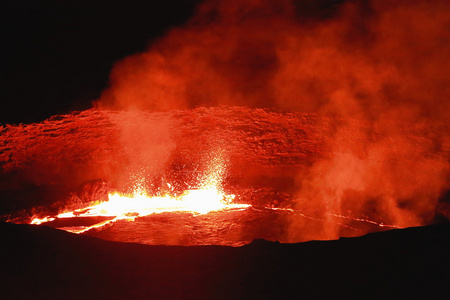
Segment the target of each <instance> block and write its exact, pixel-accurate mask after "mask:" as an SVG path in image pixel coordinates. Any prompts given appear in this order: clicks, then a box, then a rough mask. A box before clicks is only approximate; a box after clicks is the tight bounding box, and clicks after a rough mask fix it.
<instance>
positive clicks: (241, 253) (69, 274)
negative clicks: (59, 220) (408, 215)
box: [0, 223, 450, 299]
mask: <svg viewBox="0 0 450 300" xmlns="http://www.w3.org/2000/svg"><path fill="white" fill-rule="evenodd" d="M0 232H1V238H2V243H1V252H0V256H1V264H2V266H1V269H0V270H1V273H0V274H1V278H0V290H1V298H3V299H351V298H352V299H368V298H372V299H389V298H390V299H402V298H408V299H411V298H414V299H420V298H423V299H425V298H428V299H432V298H435V296H437V295H439V293H441V292H443V293H444V294H442V295H445V293H446V292H447V291H446V290H447V284H448V282H449V279H450V276H449V273H448V270H449V267H450V259H449V253H450V225H449V224H443V225H434V226H428V227H417V228H409V229H402V230H392V231H387V232H383V233H374V234H369V235H366V236H363V237H360V238H349V239H341V240H338V241H322V242H307V243H300V244H280V243H271V242H266V241H262V240H258V241H254V242H253V243H251V244H249V245H246V246H243V247H238V248H232V247H222V246H195V247H181V246H145V245H139V244H127V243H117V242H109V241H104V240H100V239H96V238H91V237H86V236H78V235H74V234H69V233H66V232H62V231H58V230H55V229H51V228H49V227H39V226H31V225H15V224H9V223H1V224H0Z"/></svg>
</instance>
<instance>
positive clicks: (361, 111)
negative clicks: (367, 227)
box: [96, 0, 450, 240]
mask: <svg viewBox="0 0 450 300" xmlns="http://www.w3.org/2000/svg"><path fill="white" fill-rule="evenodd" d="M448 70H450V2H448V1H444V0H443V1H411V0H405V1H384V0H379V1H376V0H372V1H289V0H251V1H242V0H220V1H205V2H204V3H203V4H202V5H200V6H199V8H198V10H197V13H196V15H195V16H194V17H193V18H192V19H191V20H190V21H189V22H188V23H187V24H186V25H185V26H183V27H181V28H174V29H171V30H170V31H169V32H168V33H167V34H166V36H164V37H163V38H161V39H160V40H159V41H157V42H155V43H154V44H153V45H151V47H150V48H149V49H148V50H147V51H146V52H143V53H139V54H135V55H133V56H130V57H127V58H125V59H124V60H123V61H121V62H119V63H117V64H116V66H115V67H114V69H113V71H112V73H111V78H110V87H109V88H108V89H107V90H105V92H104V93H103V94H102V96H101V98H100V99H99V100H98V101H97V102H96V105H97V106H98V107H100V108H115V109H143V110H151V111H161V110H170V109H174V108H176V109H179V108H192V107H195V106H199V105H219V104H225V105H240V106H248V107H272V108H275V109H280V110H283V111H292V110H296V111H304V112H317V113H320V114H321V115H325V116H328V117H332V118H333V119H335V120H337V121H336V126H335V130H334V133H333V135H332V136H330V137H329V141H328V145H327V146H328V148H329V150H330V153H332V155H330V157H328V158H326V159H323V160H321V161H319V162H317V163H316V164H314V165H313V166H312V167H311V168H308V169H307V170H304V171H302V172H299V174H298V178H297V182H298V188H297V190H298V192H297V195H296V201H297V202H296V203H297V205H296V206H297V208H298V209H303V210H308V211H310V212H315V214H316V215H317V218H320V219H325V220H328V221H330V222H329V224H332V222H331V221H332V220H331V219H330V214H342V213H345V214H351V215H355V216H367V217H371V218H378V221H382V222H390V223H392V224H398V225H399V226H411V225H420V224H426V223H430V222H432V220H433V217H434V211H435V208H436V206H437V205H438V204H437V202H438V199H439V197H440V196H441V195H442V193H443V191H445V189H446V188H447V187H448V170H449V169H448V157H447V156H446V155H444V154H443V153H447V152H448V150H449V149H450V138H449V135H448V129H449V125H450V122H449V121H448V120H450V107H449V103H450V101H449V95H450V76H448V75H447V73H448ZM356 120H359V121H356ZM323 224H328V223H327V222H324V223H323ZM303 226H304V224H303V223H302V222H301V221H299V219H298V218H295V219H293V220H292V226H291V227H292V228H293V229H294V230H292V232H293V234H292V237H291V238H292V240H300V239H302V238H304V233H305V232H306V231H308V230H309V232H311V237H314V238H317V237H323V238H330V237H336V236H339V235H341V234H342V232H341V231H342V227H339V226H334V225H329V226H328V225H322V226H319V227H316V228H314V229H311V228H304V227H303ZM306 229H308V230H306ZM298 233H301V234H303V236H302V237H300V236H299V234H298Z"/></svg>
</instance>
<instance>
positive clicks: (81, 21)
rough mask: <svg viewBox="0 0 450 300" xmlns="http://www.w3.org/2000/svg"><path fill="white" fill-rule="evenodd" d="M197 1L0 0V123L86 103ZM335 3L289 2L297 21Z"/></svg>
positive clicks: (34, 119)
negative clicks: (124, 62)
mask: <svg viewBox="0 0 450 300" xmlns="http://www.w3.org/2000/svg"><path fill="white" fill-rule="evenodd" d="M360 1H365V0H360ZM201 2H203V0H165V1H145V2H144V1H137V0H116V1H111V0H110V1H107V0H77V1H68V0H63V1H61V0H39V1H38V0H22V1H17V0H3V1H1V4H0V37H1V47H0V70H1V73H0V74H1V75H2V77H1V84H0V97H1V101H0V124H5V123H7V124H17V123H31V122H40V121H42V120H44V119H46V118H48V117H50V116H52V115H55V114H64V113H68V112H70V111H73V110H83V109H87V108H90V107H91V106H92V104H91V103H92V100H96V99H98V97H99V96H100V94H101V92H102V90H103V89H105V88H106V87H107V85H108V77H109V73H110V71H111V69H112V67H113V65H114V63H115V62H117V61H119V60H121V59H123V58H124V57H126V56H128V55H131V54H134V53H137V52H140V51H144V50H146V49H147V48H148V46H149V45H150V44H151V43H152V41H154V40H155V39H157V38H159V37H162V36H164V33H165V32H167V31H168V30H169V29H170V28H172V27H175V26H178V25H181V24H183V23H186V22H187V21H188V20H189V19H190V18H191V17H192V16H193V15H194V11H195V8H196V6H197V5H198V4H199V3H201ZM342 2H344V0H299V1H294V3H295V4H296V5H297V8H298V15H299V16H300V17H301V18H309V17H312V18H320V19H322V18H327V16H328V15H331V14H333V13H334V12H335V8H336V5H337V4H338V3H342Z"/></svg>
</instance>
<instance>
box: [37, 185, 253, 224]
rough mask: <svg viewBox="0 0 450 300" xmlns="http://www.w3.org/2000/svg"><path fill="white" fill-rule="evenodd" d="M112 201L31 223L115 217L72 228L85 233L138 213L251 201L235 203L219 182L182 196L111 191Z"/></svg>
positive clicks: (201, 209) (214, 207) (193, 209)
mask: <svg viewBox="0 0 450 300" xmlns="http://www.w3.org/2000/svg"><path fill="white" fill-rule="evenodd" d="M108 198H109V199H108V201H106V202H102V203H99V204H96V205H92V206H89V207H86V208H83V209H78V210H74V211H70V212H65V213H61V214H59V215H57V216H56V217H55V218H52V217H45V218H41V219H40V218H34V219H33V220H32V221H31V224H42V223H45V222H49V221H53V220H55V219H56V218H58V219H63V218H74V217H98V216H103V217H111V219H110V220H108V221H105V222H102V223H98V224H95V225H93V226H87V227H84V228H76V229H73V230H68V231H72V232H75V233H82V232H85V231H87V230H89V229H91V228H94V227H101V226H103V225H106V224H108V223H111V222H114V221H117V220H129V221H134V220H135V219H136V218H137V217H143V216H148V215H151V214H158V213H164V212H187V213H192V214H206V213H209V212H213V211H225V210H230V209H245V208H248V207H249V206H250V205H248V204H234V203H232V201H233V199H234V198H235V195H228V194H225V193H223V192H222V191H220V190H219V189H218V188H217V187H215V186H208V187H205V188H202V189H197V190H187V191H185V192H184V193H183V194H181V195H180V196H170V195H165V196H149V195H147V194H146V193H145V192H143V191H136V192H135V193H134V194H132V195H124V194H120V193H117V192H115V193H112V194H109V197H108Z"/></svg>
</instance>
